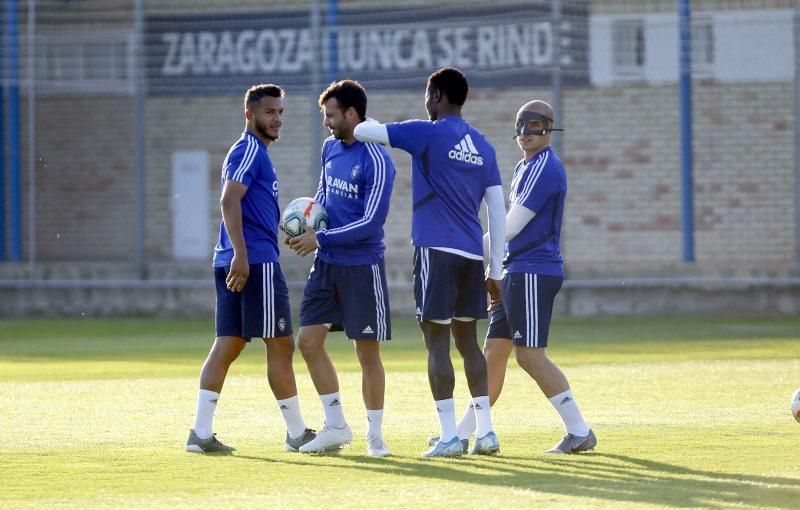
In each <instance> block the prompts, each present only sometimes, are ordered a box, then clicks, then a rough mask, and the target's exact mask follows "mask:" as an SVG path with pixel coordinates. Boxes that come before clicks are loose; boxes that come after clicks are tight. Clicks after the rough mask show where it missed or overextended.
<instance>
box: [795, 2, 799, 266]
mask: <svg viewBox="0 0 800 510" xmlns="http://www.w3.org/2000/svg"><path fill="white" fill-rule="evenodd" d="M794 246H795V251H794V260H795V274H797V275H799V276H800V0H795V3H794Z"/></svg>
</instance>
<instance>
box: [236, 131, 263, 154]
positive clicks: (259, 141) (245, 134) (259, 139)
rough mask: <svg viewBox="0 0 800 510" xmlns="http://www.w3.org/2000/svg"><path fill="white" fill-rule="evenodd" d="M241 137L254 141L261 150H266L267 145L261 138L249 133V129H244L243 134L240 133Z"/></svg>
mask: <svg viewBox="0 0 800 510" xmlns="http://www.w3.org/2000/svg"><path fill="white" fill-rule="evenodd" d="M242 136H249V137H250V138H252V139H253V140H255V141H256V142H257V143H258V145H259V146H260V147H261V148H262V149H264V150H266V149H267V144H265V143H264V142H263V141H261V138H259V137H257V136H256V134H255V133H253V132H252V131H250V130H249V129H245V130H244V132H242Z"/></svg>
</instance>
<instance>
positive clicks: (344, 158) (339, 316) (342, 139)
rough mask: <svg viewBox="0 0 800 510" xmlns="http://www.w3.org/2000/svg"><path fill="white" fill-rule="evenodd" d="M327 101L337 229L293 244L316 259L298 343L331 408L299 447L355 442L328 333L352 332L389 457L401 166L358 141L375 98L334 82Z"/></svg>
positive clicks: (368, 402) (325, 158) (328, 162)
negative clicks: (390, 262)
mask: <svg viewBox="0 0 800 510" xmlns="http://www.w3.org/2000/svg"><path fill="white" fill-rule="evenodd" d="M319 105H320V107H321V108H322V113H323V117H324V124H325V127H327V128H328V129H329V130H330V132H331V136H330V137H328V138H327V139H326V140H325V142H324V143H323V144H322V160H321V174H320V180H319V188H318V190H317V193H316V195H315V197H314V198H315V199H316V200H317V201H318V202H320V203H321V204H322V205H324V206H325V208H326V210H327V212H328V228H327V229H326V230H319V231H315V230H314V229H311V228H307V229H306V231H305V233H304V234H303V235H300V236H298V237H295V238H293V239H289V240H288V244H289V245H290V246H291V247H292V249H293V250H294V251H295V252H296V253H297V254H298V255H301V256H305V255H307V254H309V253H312V252H315V253H316V256H315V257H314V266H313V267H312V268H311V274H309V275H308V281H307V282H306V286H305V290H304V291H303V301H302V303H301V304H300V332H299V333H298V335H297V344H298V346H299V347H300V352H301V353H302V354H303V359H305V362H306V365H307V366H308V371H309V373H310V374H311V379H312V380H313V381H314V387H315V388H316V389H317V392H318V393H319V397H320V400H321V402H322V407H323V410H324V411H325V425H324V426H323V427H322V429H321V430H320V431H319V434H317V437H316V438H315V439H314V440H313V441H311V442H309V443H308V444H306V445H304V446H303V447H302V448H300V451H301V452H303V453H312V452H326V451H332V450H338V449H339V448H341V447H342V446H344V445H346V444H347V443H349V442H350V441H351V440H352V437H353V434H352V431H351V430H350V426H349V425H348V424H347V421H346V420H345V416H344V412H343V409H342V399H341V396H340V395H339V381H338V377H337V375H336V369H335V368H334V366H333V363H332V362H331V359H330V357H329V356H328V353H327V352H326V351H325V339H326V337H327V335H328V332H329V331H336V330H341V329H344V332H345V333H346V334H347V338H350V339H352V340H353V344H354V347H355V351H356V355H357V357H358V361H359V364H360V365H361V392H362V397H363V399H364V407H365V408H366V415H367V422H368V429H367V438H366V439H367V441H366V450H367V454H368V455H370V456H373V457H386V456H387V455H389V453H390V452H389V448H388V446H387V445H386V443H385V442H384V440H383V433H382V430H381V424H382V422H383V401H384V390H385V387H386V381H385V376H384V372H383V364H382V362H381V358H380V344H381V343H383V342H385V341H388V340H389V339H390V338H391V333H392V329H391V321H390V315H389V295H388V289H387V286H386V270H385V268H384V260H383V252H384V249H385V247H384V244H383V224H384V222H385V221H386V215H387V214H388V213H389V197H390V196H391V194H392V184H393V182H394V175H395V168H394V164H393V163H392V160H391V158H390V157H389V153H388V152H387V151H386V149H384V148H383V147H381V146H380V145H378V144H374V143H362V142H360V141H358V140H356V138H355V136H354V135H353V130H354V129H355V127H356V126H357V125H360V124H361V123H363V122H364V120H366V113H367V93H366V92H365V91H364V88H363V87H362V86H361V84H359V83H358V82H356V81H353V80H342V81H338V82H334V83H332V84H331V85H330V86H329V87H328V88H327V89H325V90H324V91H323V92H322V94H321V95H320V97H319Z"/></svg>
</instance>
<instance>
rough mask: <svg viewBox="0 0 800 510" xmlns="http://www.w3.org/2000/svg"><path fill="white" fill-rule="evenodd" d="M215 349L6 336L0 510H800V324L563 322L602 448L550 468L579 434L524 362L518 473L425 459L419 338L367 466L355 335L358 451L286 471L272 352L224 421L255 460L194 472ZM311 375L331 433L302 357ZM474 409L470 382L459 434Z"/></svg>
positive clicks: (387, 356) (335, 341)
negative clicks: (199, 411) (378, 450)
mask: <svg viewBox="0 0 800 510" xmlns="http://www.w3.org/2000/svg"><path fill="white" fill-rule="evenodd" d="M483 322H484V323H483V326H482V327H483V328H485V321H483ZM211 336H212V325H211V323H210V322H209V321H206V320H198V321H187V320H147V319H124V320H123V319H108V320H100V319H76V320H41V319H39V320H0V391H2V402H1V403H0V434H2V440H1V441H0V507H2V508H17V507H35V508H41V507H70V508H86V507H115V508H142V507H145V508H146V507H171V508H185V507H203V508H220V507H224V508H229V507H237V508H336V509H338V508H348V507H361V508H384V507H395V508H442V507H447V508H451V509H459V510H460V509H466V508H483V509H486V508H553V507H555V508H603V507H615V508H617V507H622V508H646V507H715V508H728V507H732V508H742V507H745V508H750V507H761V508H763V507H773V508H798V507H800V467H798V466H800V424H798V423H796V422H795V421H794V420H793V419H792V417H791V414H790V411H789V397H790V396H791V394H792V392H793V391H794V390H795V389H796V388H798V387H800V318H748V317H714V318H688V317H662V318H599V319H569V318H562V317H557V318H555V320H554V326H553V330H552V332H551V344H552V345H553V347H551V348H550V355H551V358H552V359H554V360H555V361H556V362H557V363H558V364H559V365H560V366H561V367H562V368H563V369H564V371H565V372H566V374H567V376H568V377H569V379H570V382H571V383H572V387H573V390H574V392H575V395H576V398H577V401H578V404H579V405H580V407H581V409H582V411H583V413H584V415H585V417H586V418H587V421H588V422H589V423H590V425H592V427H593V428H594V430H595V432H596V433H597V437H598V439H599V444H598V447H597V449H596V451H595V452H593V453H589V454H584V455H575V456H550V455H545V454H542V453H541V452H542V450H544V449H546V448H548V447H550V446H551V445H552V444H553V443H555V442H556V441H557V440H558V439H559V438H560V436H561V435H562V434H563V430H562V427H561V424H560V421H559V420H558V418H557V415H556V414H555V411H553V409H552V408H551V407H550V404H549V403H548V402H547V400H546V399H545V398H544V397H543V396H542V395H541V394H540V392H539V390H538V388H536V387H535V385H534V383H533V381H531V380H530V379H529V378H528V377H527V376H526V375H525V374H524V373H523V372H522V370H521V369H520V368H519V367H518V366H516V364H515V362H514V361H513V359H512V360H511V363H510V366H509V373H508V379H507V382H506V388H505V391H504V393H503V396H502V397H501V399H500V401H499V402H498V404H497V405H496V406H495V408H494V410H493V418H494V424H495V429H496V431H497V432H498V436H499V437H500V441H501V453H500V455H498V456H496V457H489V458H461V459H434V460H422V459H420V458H419V455H420V453H421V452H422V451H423V450H424V449H425V448H426V444H425V440H426V437H427V436H428V435H429V434H431V433H435V432H437V431H438V422H437V420H436V416H435V412H434V410H433V403H432V402H431V396H430V391H429V388H428V382H427V377H426V372H425V370H426V362H425V351H424V347H423V344H422V341H421V337H420V334H419V332H418V330H417V328H416V325H415V324H414V323H413V322H412V321H408V320H396V321H395V323H394V336H395V340H393V341H392V342H390V343H389V344H387V345H385V346H384V347H383V348H382V349H383V350H382V352H383V360H384V365H385V367H386V377H387V395H386V415H385V419H384V433H385V436H386V440H387V443H388V444H389V447H390V448H391V450H392V452H393V456H392V457H389V458H387V459H373V458H370V457H367V456H366V455H365V453H364V433H365V430H366V426H365V425H366V424H365V419H364V408H363V403H362V402H361V393H360V373H359V369H358V362H357V360H356V358H355V353H354V352H353V349H352V346H351V345H350V343H349V342H348V341H346V340H345V339H344V337H343V336H342V335H341V334H335V335H332V336H330V337H329V339H328V342H327V345H328V348H329V350H330V351H331V354H332V356H333V358H334V362H335V364H336V366H337V368H338V370H339V379H340V385H341V391H342V396H343V403H344V410H345V414H346V415H347V417H348V420H349V422H350V424H351V426H352V428H353V431H354V436H355V437H354V441H353V444H352V445H351V446H350V447H349V448H347V449H345V450H343V451H342V452H341V453H339V454H335V455H325V456H305V455H301V454H291V453H286V452H284V451H283V449H282V443H283V437H284V434H285V430H284V426H283V422H282V419H281V417H280V413H279V411H278V409H277V406H276V404H275V401H274V399H273V397H272V394H271V392H270V391H269V388H268V386H267V382H266V377H265V373H264V372H265V368H264V362H263V357H264V349H263V347H262V345H261V344H260V342H258V343H253V344H252V345H250V346H248V348H247V349H246V350H245V352H244V353H243V354H242V356H241V358H240V359H239V360H238V361H237V362H236V363H235V364H234V365H233V367H232V369H231V371H230V373H229V376H228V380H227V382H226V385H225V389H224V391H223V393H222V397H221V399H220V404H219V407H218V408H217V414H216V419H215V430H216V431H217V433H218V434H219V437H220V438H221V439H222V440H223V441H225V442H227V443H229V444H232V445H234V446H235V447H236V448H237V449H238V451H237V452H236V453H235V455H233V456H224V457H220V456H202V455H197V454H189V453H185V452H184V451H183V444H184V442H185V440H186V436H187V433H188V429H189V427H190V426H191V425H192V423H193V416H194V410H195V404H196V395H197V375H198V372H199V369H200V365H201V363H202V361H203V359H204V357H205V355H206V353H207V350H208V348H209V346H210V343H211V340H212V339H211ZM452 353H453V355H454V360H456V359H457V357H458V355H457V353H456V351H455V349H453V350H452ZM455 366H456V368H457V373H458V370H459V369H460V363H459V362H458V361H455ZM295 367H296V373H297V378H298V384H299V394H300V401H301V405H302V409H303V413H304V415H305V417H306V419H307V421H308V423H309V425H310V426H312V427H313V428H318V427H319V426H320V425H321V423H322V416H323V415H322V410H321V407H320V404H319V400H318V398H317V395H316V393H315V392H314V389H313V386H312V385H311V382H310V378H309V376H308V372H307V371H306V369H305V366H304V364H303V361H302V358H301V357H300V355H299V353H296V356H295ZM466 397H467V391H466V384H465V381H464V377H463V373H462V374H459V375H458V377H457V386H456V395H455V398H456V407H457V412H458V414H459V415H460V414H461V412H462V410H463V406H464V403H465V400H466Z"/></svg>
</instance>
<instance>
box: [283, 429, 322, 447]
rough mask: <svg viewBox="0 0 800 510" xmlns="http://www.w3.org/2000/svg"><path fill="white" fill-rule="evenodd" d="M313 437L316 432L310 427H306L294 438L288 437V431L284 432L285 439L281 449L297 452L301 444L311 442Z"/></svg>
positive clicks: (315, 435)
mask: <svg viewBox="0 0 800 510" xmlns="http://www.w3.org/2000/svg"><path fill="white" fill-rule="evenodd" d="M315 437H317V433H316V432H315V431H313V430H311V429H306V430H305V431H303V433H302V434H300V435H299V436H298V437H295V438H291V437H289V432H286V441H284V442H283V449H284V450H286V451H287V452H299V451H300V447H301V446H303V445H304V444H306V443H308V442H311V440H313V439H314V438H315Z"/></svg>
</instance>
